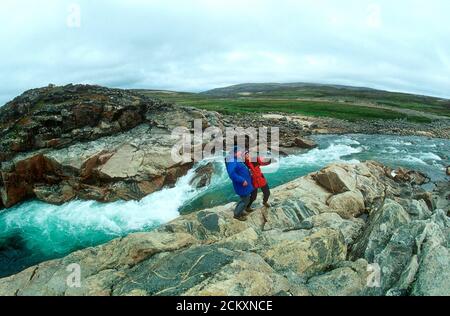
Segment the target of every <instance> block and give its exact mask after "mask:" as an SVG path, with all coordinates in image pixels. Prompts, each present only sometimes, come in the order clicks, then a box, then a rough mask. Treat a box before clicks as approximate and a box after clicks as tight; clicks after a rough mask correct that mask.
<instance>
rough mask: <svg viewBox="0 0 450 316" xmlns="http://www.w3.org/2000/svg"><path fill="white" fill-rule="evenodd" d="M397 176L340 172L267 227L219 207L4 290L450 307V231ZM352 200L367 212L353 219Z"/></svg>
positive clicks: (310, 187)
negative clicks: (376, 299) (342, 299)
mask: <svg viewBox="0 0 450 316" xmlns="http://www.w3.org/2000/svg"><path fill="white" fill-rule="evenodd" d="M337 170H338V171H337ZM391 171H392V170H389V169H387V168H385V167H384V166H382V165H380V164H378V163H375V162H366V163H361V164H356V165H351V164H338V165H333V166H330V167H329V168H326V169H324V170H322V171H320V172H317V173H314V174H311V175H309V176H306V177H303V178H299V179H297V180H294V181H292V182H290V183H287V184H285V185H282V186H280V187H278V188H276V189H275V190H273V206H272V208H271V209H269V210H266V217H267V219H268V223H267V225H265V226H264V225H262V222H263V221H262V215H261V211H262V210H263V209H258V211H257V212H254V213H252V214H251V215H249V217H248V220H247V221H246V222H240V221H236V220H234V219H233V218H232V216H233V215H232V210H233V206H234V205H233V204H228V205H223V206H218V207H215V208H212V209H207V210H203V211H200V212H196V213H192V214H189V215H184V216H181V217H179V218H177V219H176V220H174V221H172V222H170V223H168V224H166V225H163V226H161V227H159V228H158V229H156V230H154V231H152V232H148V233H138V234H132V235H130V236H128V237H125V238H121V239H117V240H114V241H112V242H110V243H107V244H105V245H102V246H99V247H95V248H89V249H85V250H81V251H78V252H75V253H73V254H71V255H69V256H67V257H65V258H62V259H57V260H53V261H49V262H45V263H41V264H39V265H37V266H34V267H31V268H29V269H27V270H25V271H23V272H21V273H19V274H17V275H14V276H11V277H8V278H5V279H1V280H0V295H194V296H195V295H236V296H246V295H249V296H250V295H450V289H449V287H448V285H449V284H450V275H449V273H448V271H450V269H449V268H450V260H449V245H450V240H449V236H450V234H449V233H450V220H449V218H448V217H447V215H446V213H445V211H443V210H442V209H435V208H431V209H430V208H428V205H427V203H426V202H425V201H424V200H423V199H422V198H420V197H421V196H424V194H423V192H422V190H421V189H419V188H418V187H417V186H416V185H415V184H414V181H409V180H405V179H397V180H394V179H392V177H391V175H390V172H391ZM327 174H328V175H327ZM319 179H320V180H319ZM323 179H327V180H326V181H324V180H323ZM331 179H332V180H331ZM350 179H353V180H350ZM331 183H332V184H331ZM344 187H346V188H348V189H350V190H348V191H344V190H343V189H344ZM342 191H344V192H343V193H342ZM347 192H351V193H355V194H356V195H358V199H359V198H360V197H361V196H362V197H363V204H361V205H360V207H361V206H362V205H364V209H363V210H358V211H357V212H354V211H351V212H343V210H345V205H351V201H353V199H354V196H352V195H348V196H347V195H345V196H342V194H345V193H347ZM405 192H409V195H408V196H406V193H405ZM336 199H340V201H341V202H340V203H337V202H335V200H336ZM347 199H348V201H347ZM434 204H436V203H434ZM358 208H359V207H358ZM360 213H363V215H364V216H359V215H360ZM343 215H345V216H343ZM71 264H78V265H79V266H80V269H81V284H80V287H71V286H69V285H70V283H67V278H68V277H69V276H70V275H71V272H68V271H70V269H69V270H67V267H68V266H69V265H71Z"/></svg>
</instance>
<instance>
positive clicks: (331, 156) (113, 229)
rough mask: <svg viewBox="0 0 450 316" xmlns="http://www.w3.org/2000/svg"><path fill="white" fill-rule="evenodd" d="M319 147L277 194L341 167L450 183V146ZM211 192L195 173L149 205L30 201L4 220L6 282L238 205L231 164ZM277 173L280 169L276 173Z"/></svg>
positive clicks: (333, 139) (355, 140)
mask: <svg viewBox="0 0 450 316" xmlns="http://www.w3.org/2000/svg"><path fill="white" fill-rule="evenodd" d="M314 139H315V140H316V142H317V143H318V144H319V147H318V148H316V149H313V150H310V151H307V152H303V153H298V154H296V155H292V156H289V157H284V158H281V159H280V161H279V166H278V170H277V171H276V172H274V173H270V171H271V169H266V170H265V171H266V173H267V174H266V175H267V179H268V181H269V183H270V185H271V187H276V186H278V185H281V184H283V183H286V182H289V181H291V180H293V179H295V178H298V177H300V176H303V175H306V174H308V173H310V172H313V171H316V170H319V169H321V168H323V167H324V166H326V165H328V164H330V163H333V162H338V161H347V162H359V161H365V160H376V161H379V162H382V163H384V164H386V165H388V166H391V167H400V166H403V167H407V168H411V169H415V170H419V171H422V172H424V173H426V174H427V175H428V176H429V177H430V178H431V179H432V180H433V181H449V180H450V179H449V177H447V176H446V175H445V167H446V166H448V165H450V158H449V157H450V140H443V139H430V138H425V137H400V136H381V135H339V136H338V135H321V136H315V137H314ZM215 164H216V166H215V167H216V168H215V169H216V172H215V174H214V175H213V177H212V182H211V185H210V186H209V187H208V188H206V189H200V190H196V189H194V188H192V187H191V186H190V185H189V182H190V180H191V179H192V177H193V175H194V170H191V171H190V172H189V173H188V174H187V175H186V176H184V177H183V178H181V179H179V181H178V183H177V184H176V186H175V187H173V188H167V189H164V190H162V191H159V192H156V193H154V194H151V195H149V196H147V197H146V198H144V199H142V200H141V201H130V202H125V201H120V202H115V203H107V204H102V203H98V202H94V201H78V200H77V201H72V202H69V203H66V204H64V205H62V206H55V205H49V204H46V203H43V202H40V201H27V202H25V203H22V204H20V205H17V206H15V207H13V208H10V209H8V210H6V211H4V212H2V213H0V277H4V276H8V275H11V274H14V273H17V272H19V271H21V270H23V269H25V268H27V267H29V266H31V265H34V264H37V263H40V262H42V261H46V260H50V259H54V258H59V257H63V256H65V255H67V254H69V253H71V252H73V251H75V250H79V249H83V248H86V247H91V246H96V245H99V244H102V243H105V242H108V241H110V240H112V239H114V238H117V237H121V236H125V235H127V234H130V233H133V232H140V231H149V230H152V229H154V228H155V227H158V226H159V225H161V224H163V223H166V222H168V221H170V220H172V219H175V218H176V217H177V216H179V215H180V213H181V214H184V213H189V212H193V211H195V210H199V209H204V208H208V207H213V206H215V205H220V204H224V203H228V202H230V201H234V200H236V197H235V195H234V193H233V191H232V188H231V183H230V182H229V180H228V177H227V175H226V172H225V168H224V165H223V163H220V162H216V163H215ZM268 168H273V167H268Z"/></svg>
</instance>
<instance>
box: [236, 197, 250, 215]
mask: <svg viewBox="0 0 450 316" xmlns="http://www.w3.org/2000/svg"><path fill="white" fill-rule="evenodd" d="M250 199H251V196H250V195H248V196H241V199H240V200H239V202H238V203H237V204H236V208H235V209H234V216H236V217H240V216H242V214H243V213H244V211H245V210H246V209H247V208H248V207H249V205H250Z"/></svg>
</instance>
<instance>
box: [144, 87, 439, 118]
mask: <svg viewBox="0 0 450 316" xmlns="http://www.w3.org/2000/svg"><path fill="white" fill-rule="evenodd" d="M146 94H147V95H151V96H153V97H158V98H160V99H163V100H165V101H169V102H175V103H178V104H182V105H187V106H193V107H197V108H200V109H205V110H210V111H217V112H220V113H224V114H237V113H244V114H245V113H271V112H272V113H273V112H281V113H288V114H297V115H305V116H314V117H331V118H338V119H345V120H349V121H361V120H380V119H383V120H397V119H407V120H408V121H412V122H417V123H429V122H431V120H430V119H428V118H425V117H421V116H412V115H406V114H403V113H399V112H396V111H392V110H388V109H377V108H372V107H366V106H362V105H354V104H349V103H343V102H329V101H326V102H325V101H299V100H295V99H287V100H277V99H270V98H267V99H265V98H216V97H209V96H204V95H199V94H189V93H180V94H165V93H154V92H151V93H146Z"/></svg>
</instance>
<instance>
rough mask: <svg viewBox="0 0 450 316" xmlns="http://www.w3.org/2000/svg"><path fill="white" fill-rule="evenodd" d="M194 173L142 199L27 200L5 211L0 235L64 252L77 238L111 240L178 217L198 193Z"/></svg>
mask: <svg viewBox="0 0 450 316" xmlns="http://www.w3.org/2000/svg"><path fill="white" fill-rule="evenodd" d="M193 175H194V170H191V171H190V172H189V173H188V174H187V175H186V176H184V177H182V178H180V179H179V181H178V182H177V184H176V185H175V187H173V188H166V189H163V190H161V191H158V192H155V193H153V194H151V195H149V196H147V197H145V198H144V199H142V200H141V201H119V202H114V203H98V202H94V201H78V200H77V201H72V202H69V203H66V204H64V205H61V206H56V205H50V204H46V203H42V202H38V201H30V202H26V203H24V204H22V205H20V206H16V207H14V208H12V209H10V210H8V211H7V212H5V213H4V214H2V218H1V221H0V230H2V233H0V238H1V237H2V236H3V237H8V234H11V233H12V232H14V231H20V232H21V235H22V237H24V241H25V242H26V244H27V247H28V248H30V249H33V248H39V250H40V251H42V252H44V253H45V252H50V253H52V252H54V251H61V252H64V251H65V248H66V247H67V245H72V244H75V246H76V240H77V239H83V241H84V242H83V243H86V239H88V238H92V239H93V240H94V239H95V238H99V239H101V238H105V237H106V236H109V237H108V238H109V239H110V237H113V236H117V237H119V236H123V235H126V234H128V233H130V232H135V231H143V230H146V229H149V228H152V227H156V226H159V225H161V224H163V223H166V222H169V221H171V220H173V219H175V218H176V217H178V216H179V213H178V210H179V208H180V207H181V206H182V205H183V204H184V203H185V202H186V201H188V200H189V199H192V198H193V197H194V196H195V195H196V194H199V192H200V191H198V190H195V189H193V188H192V187H191V186H190V184H189V182H190V180H191V179H192V177H193ZM2 226H3V227H2ZM89 236H92V237H89ZM94 236H97V237H94ZM94 243H95V242H94ZM45 244H47V245H48V246H44V245H45ZM65 244H67V245H65ZM47 247H48V248H47ZM58 247H59V248H60V249H58ZM54 248H55V249H54ZM67 248H70V247H67Z"/></svg>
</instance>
